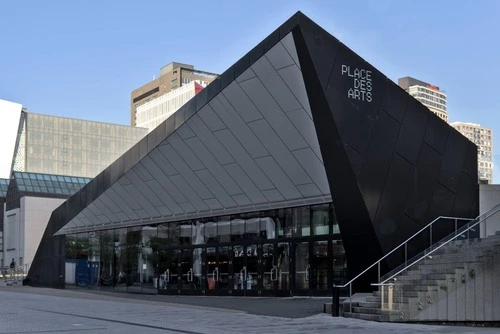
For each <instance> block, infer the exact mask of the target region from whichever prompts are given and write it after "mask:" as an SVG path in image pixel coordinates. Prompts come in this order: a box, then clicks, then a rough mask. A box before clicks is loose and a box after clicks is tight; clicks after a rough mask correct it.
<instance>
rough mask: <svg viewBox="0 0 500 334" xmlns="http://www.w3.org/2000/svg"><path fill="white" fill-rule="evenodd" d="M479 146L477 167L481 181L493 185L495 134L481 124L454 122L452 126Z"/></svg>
mask: <svg viewBox="0 0 500 334" xmlns="http://www.w3.org/2000/svg"><path fill="white" fill-rule="evenodd" d="M450 125H451V126H452V127H454V128H455V129H457V130H458V131H459V132H460V133H461V134H463V135H464V136H465V137H467V138H469V140H470V141H471V142H473V143H474V144H476V145H477V167H478V178H479V180H480V181H483V182H484V181H487V182H488V183H493V132H492V130H491V129H488V128H484V127H482V126H481V125H479V124H474V123H464V122H453V123H451V124H450Z"/></svg>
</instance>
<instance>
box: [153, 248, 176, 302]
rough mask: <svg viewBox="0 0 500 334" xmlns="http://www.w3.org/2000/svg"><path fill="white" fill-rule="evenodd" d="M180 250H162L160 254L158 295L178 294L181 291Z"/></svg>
mask: <svg viewBox="0 0 500 334" xmlns="http://www.w3.org/2000/svg"><path fill="white" fill-rule="evenodd" d="M179 258H180V250H179V249H168V250H160V251H159V253H158V272H159V273H160V274H159V279H158V293H161V294H170V295H173V294H178V293H179V291H180V287H179V286H180V277H181V276H180V270H179V269H180V268H179Z"/></svg>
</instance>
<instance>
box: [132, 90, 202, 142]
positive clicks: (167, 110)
mask: <svg viewBox="0 0 500 334" xmlns="http://www.w3.org/2000/svg"><path fill="white" fill-rule="evenodd" d="M205 86H206V85H205V84H204V83H203V84H199V83H198V82H197V81H191V82H190V83H188V84H185V85H183V86H182V87H180V88H177V89H174V90H172V91H170V92H168V93H165V94H163V95H161V96H158V97H157V98H154V99H152V100H151V101H149V102H146V103H144V104H141V105H140V106H138V107H137V109H136V120H135V122H136V126H138V127H141V128H147V129H148V131H149V132H151V131H153V130H154V129H155V128H156V127H157V126H158V125H160V123H161V122H163V121H164V120H166V119H167V118H168V117H170V116H171V115H172V114H173V113H174V112H176V111H177V110H178V109H179V108H180V107H182V106H183V105H184V104H185V103H186V102H187V101H189V100H191V99H192V98H193V97H194V96H195V95H196V94H198V93H199V92H200V91H201V90H202V89H203V88H205Z"/></svg>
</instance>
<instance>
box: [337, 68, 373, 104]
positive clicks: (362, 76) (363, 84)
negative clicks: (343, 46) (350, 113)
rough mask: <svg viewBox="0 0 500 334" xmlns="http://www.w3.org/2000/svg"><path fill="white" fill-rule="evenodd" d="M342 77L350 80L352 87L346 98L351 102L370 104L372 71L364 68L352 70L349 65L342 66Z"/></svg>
mask: <svg viewBox="0 0 500 334" xmlns="http://www.w3.org/2000/svg"><path fill="white" fill-rule="evenodd" d="M341 71H342V76H347V77H349V78H352V80H353V81H352V87H351V88H349V90H348V91H347V97H348V98H350V99H353V100H358V101H365V102H372V88H373V87H372V71H370V70H366V69H364V68H357V67H356V68H354V69H352V68H351V66H350V65H342V69H341Z"/></svg>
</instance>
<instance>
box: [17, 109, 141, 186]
mask: <svg viewBox="0 0 500 334" xmlns="http://www.w3.org/2000/svg"><path fill="white" fill-rule="evenodd" d="M146 134H147V129H144V128H135V127H130V126H126V125H118V124H111V123H102V122H95V121H87V120H81V119H73V118H66V117H59V116H50V115H41V114H35V113H31V112H27V111H26V110H24V109H23V111H22V112H21V117H20V122H19V129H18V134H17V139H16V144H15V149H14V154H13V156H12V155H11V156H10V159H12V160H11V164H12V167H11V170H13V171H19V172H31V173H46V174H57V175H71V176H81V177H94V176H96V175H97V174H98V173H99V172H101V171H102V170H103V169H104V168H106V167H107V166H108V165H109V164H111V163H112V162H113V161H115V160H116V159H117V158H118V157H120V156H121V155H122V154H123V153H125V152H126V151H127V150H128V149H129V148H131V147H132V146H133V145H134V144H136V143H137V142H138V141H139V140H140V139H141V138H142V137H144V136H145V135H146Z"/></svg>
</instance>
